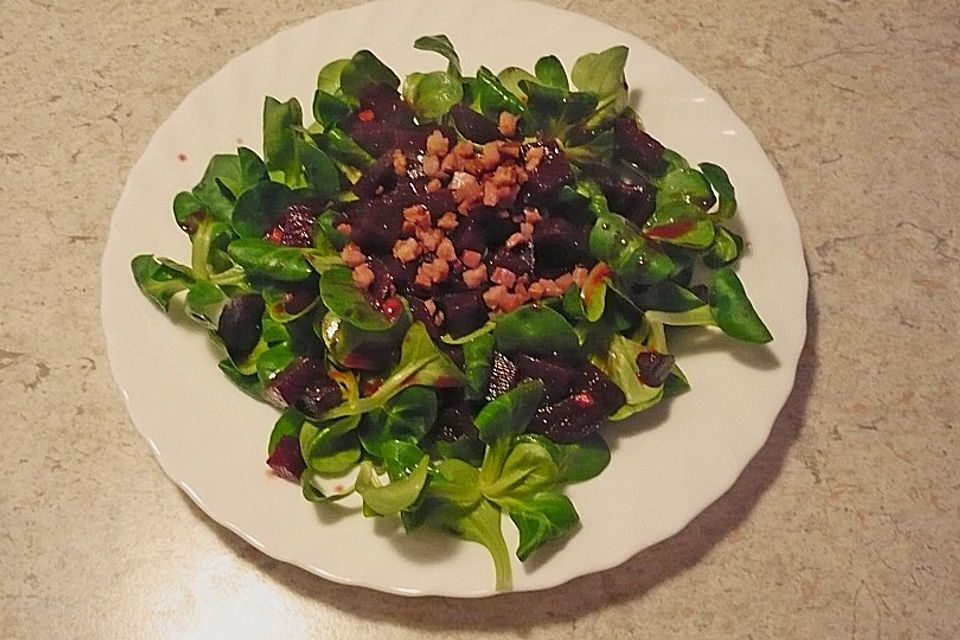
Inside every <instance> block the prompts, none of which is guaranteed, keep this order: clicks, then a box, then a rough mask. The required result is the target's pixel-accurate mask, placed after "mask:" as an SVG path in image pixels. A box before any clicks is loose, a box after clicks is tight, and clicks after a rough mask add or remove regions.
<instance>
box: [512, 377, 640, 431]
mask: <svg viewBox="0 0 960 640" xmlns="http://www.w3.org/2000/svg"><path fill="white" fill-rule="evenodd" d="M625 401H626V398H625V397H624V395H623V392H622V391H621V390H620V388H619V387H618V386H617V385H616V384H614V382H613V381H612V380H611V379H610V378H608V377H607V375H606V374H604V373H603V372H602V371H600V370H599V369H597V368H596V367H595V366H593V365H591V364H587V365H584V367H583V369H582V370H578V371H577V374H576V377H575V379H574V381H573V392H572V393H571V394H570V396H568V397H566V398H564V399H563V400H560V401H559V402H555V403H553V404H547V405H545V406H542V407H540V409H538V410H537V413H536V415H535V416H534V417H533V420H532V421H531V423H530V426H529V430H530V431H533V432H535V433H542V434H543V435H545V436H547V437H548V438H550V439H551V440H554V441H555V442H576V441H577V440H581V439H583V438H585V437H587V436H588V435H590V434H591V433H595V432H596V431H597V430H598V429H600V427H601V426H602V425H603V423H604V422H606V419H607V416H609V415H610V414H611V413H613V412H614V411H616V410H617V409H618V408H619V407H620V406H622V405H623V403H624V402H625Z"/></svg>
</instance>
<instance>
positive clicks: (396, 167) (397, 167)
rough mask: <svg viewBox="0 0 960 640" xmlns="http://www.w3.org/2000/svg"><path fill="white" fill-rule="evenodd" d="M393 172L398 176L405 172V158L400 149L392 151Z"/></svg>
mask: <svg viewBox="0 0 960 640" xmlns="http://www.w3.org/2000/svg"><path fill="white" fill-rule="evenodd" d="M393 172H394V173H395V174H397V175H398V176H402V175H403V174H405V173H406V172H407V158H406V157H405V156H404V155H403V152H402V151H400V149H394V150H393Z"/></svg>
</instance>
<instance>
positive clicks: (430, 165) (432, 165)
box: [423, 156, 440, 178]
mask: <svg viewBox="0 0 960 640" xmlns="http://www.w3.org/2000/svg"><path fill="white" fill-rule="evenodd" d="M423 172H424V173H425V174H426V175H427V177H430V178H436V177H438V176H439V175H440V158H438V157H437V156H423Z"/></svg>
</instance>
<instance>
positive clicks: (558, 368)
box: [513, 353, 577, 402]
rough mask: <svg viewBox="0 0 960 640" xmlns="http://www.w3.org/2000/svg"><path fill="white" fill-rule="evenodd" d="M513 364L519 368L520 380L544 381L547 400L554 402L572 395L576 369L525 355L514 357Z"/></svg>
mask: <svg viewBox="0 0 960 640" xmlns="http://www.w3.org/2000/svg"><path fill="white" fill-rule="evenodd" d="M513 362H514V364H516V366H517V375H518V377H519V378H520V379H525V378H536V379H539V380H541V381H543V384H544V387H545V400H546V401H547V402H553V401H556V400H559V399H561V398H565V397H567V396H568V395H570V390H571V389H572V385H573V380H574V376H576V373H577V371H576V369H574V368H573V367H571V366H568V365H566V364H564V363H562V362H560V361H559V360H554V359H552V358H543V357H539V356H537V357H535V356H528V355H527V354H525V353H517V354H514V355H513Z"/></svg>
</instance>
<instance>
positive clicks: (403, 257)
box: [393, 238, 422, 263]
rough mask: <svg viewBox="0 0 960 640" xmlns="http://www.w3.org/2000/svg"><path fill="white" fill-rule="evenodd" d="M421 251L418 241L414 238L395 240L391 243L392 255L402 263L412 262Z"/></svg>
mask: <svg viewBox="0 0 960 640" xmlns="http://www.w3.org/2000/svg"><path fill="white" fill-rule="evenodd" d="M421 252H422V249H421V247H420V243H419V242H417V241H416V239H414V238H404V239H403V240H397V242H396V243H395V244H394V245H393V256H394V257H395V258H396V259H397V260H399V261H400V262H403V263H407V262H413V261H414V260H416V259H417V258H418V257H419V256H420V253H421Z"/></svg>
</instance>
